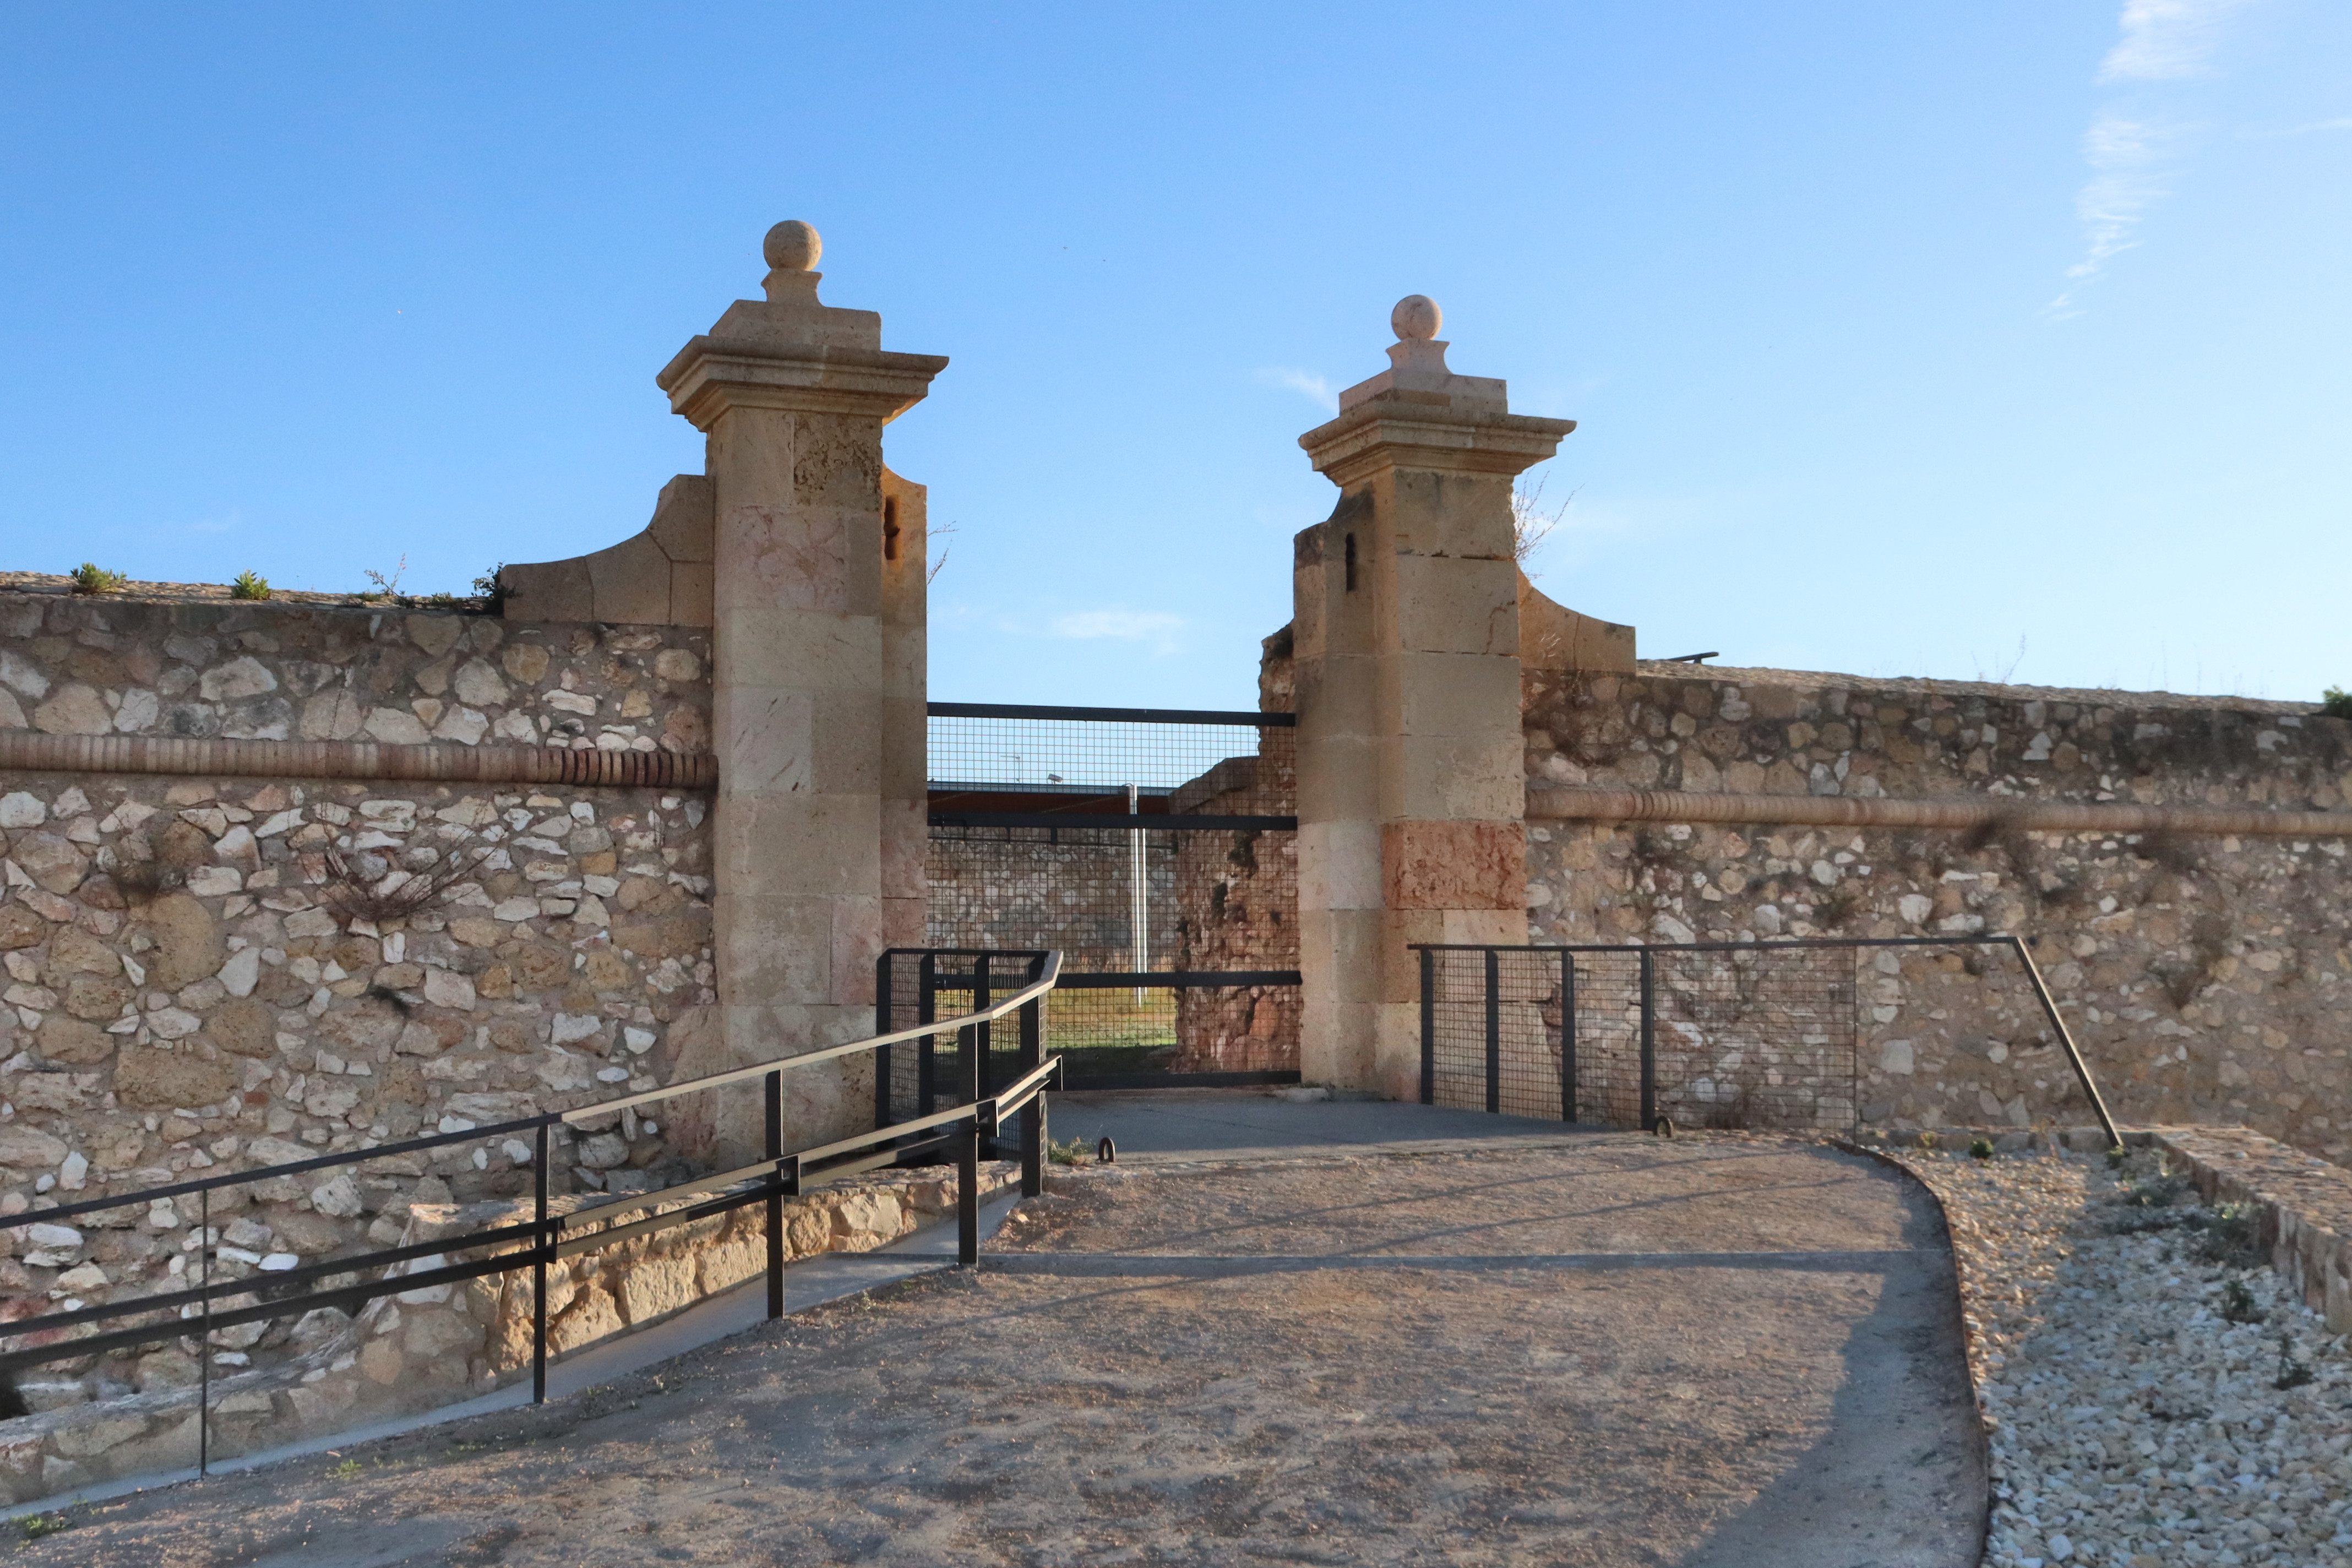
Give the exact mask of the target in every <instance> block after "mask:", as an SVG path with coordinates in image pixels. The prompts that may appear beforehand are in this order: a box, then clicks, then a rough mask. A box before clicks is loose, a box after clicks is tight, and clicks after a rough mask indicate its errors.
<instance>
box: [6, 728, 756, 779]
mask: <svg viewBox="0 0 2352 1568" xmlns="http://www.w3.org/2000/svg"><path fill="white" fill-rule="evenodd" d="M0 770H6V771H13V772H21V773H173V774H178V775H180V776H182V777H245V778H305V779H385V780H399V781H404V782H405V781H431V782H447V783H460V784H575V785H589V786H604V787H609V788H618V789H631V788H636V789H690V790H707V789H711V788H714V787H716V785H717V784H718V782H719V759H718V757H717V756H716V755H714V754H713V753H711V752H621V751H603V750H587V749H583V750H580V751H572V750H569V749H567V748H564V747H562V746H455V745H424V746H416V745H394V744H390V743H387V742H378V741H227V740H220V739H205V740H191V739H186V738H184V737H179V736H166V735H47V734H41V733H39V732H37V731H31V730H0Z"/></svg>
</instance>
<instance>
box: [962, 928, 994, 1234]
mask: <svg viewBox="0 0 2352 1568" xmlns="http://www.w3.org/2000/svg"><path fill="white" fill-rule="evenodd" d="M974 983H975V984H982V985H985V984H987V983H988V982H987V977H986V971H985V968H983V969H982V973H981V975H979V976H978V977H976V978H975V982H974ZM981 1028H982V1026H980V1025H974V1024H966V1025H965V1026H963V1027H962V1028H961V1030H959V1031H958V1034H959V1035H960V1036H961V1040H960V1042H959V1043H960V1044H961V1046H962V1047H963V1048H962V1049H961V1051H959V1052H958V1053H957V1054H958V1055H959V1056H961V1058H963V1062H962V1066H963V1074H962V1077H963V1083H962V1086H961V1088H962V1090H963V1103H964V1105H965V1106H966V1107H967V1108H968V1109H969V1110H970V1111H971V1114H970V1115H969V1116H968V1117H966V1119H965V1120H964V1121H962V1122H961V1124H960V1129H961V1131H960V1133H959V1135H958V1137H957V1139H956V1261H957V1262H959V1263H961V1264H962V1265H963V1266H964V1267H965V1268H971V1266H972V1265H974V1264H976V1263H978V1262H979V1261H980V1045H981V1034H980V1031H981Z"/></svg>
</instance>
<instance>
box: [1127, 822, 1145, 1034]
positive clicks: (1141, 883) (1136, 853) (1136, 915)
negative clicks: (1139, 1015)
mask: <svg viewBox="0 0 2352 1568" xmlns="http://www.w3.org/2000/svg"><path fill="white" fill-rule="evenodd" d="M1127 814H1128V816H1141V815H1143V792H1142V791H1141V790H1140V789H1139V788H1138V787H1137V786H1136V785H1134V784H1129V785H1128V786H1127ZM1146 837H1149V835H1147V834H1146V833H1144V831H1143V830H1142V829H1141V828H1138V829H1136V831H1135V835H1134V844H1133V845H1132V847H1130V848H1129V851H1128V861H1129V880H1130V881H1131V882H1132V883H1133V888H1132V890H1131V891H1130V893H1129V900H1128V935H1129V945H1130V946H1131V947H1132V948H1133V949H1134V952H1133V954H1132V958H1131V961H1132V962H1133V963H1134V965H1135V972H1136V973H1138V974H1141V973H1145V972H1147V971H1148V970H1150V967H1151V902H1150V887H1149V879H1150V863H1149V860H1148V858H1147V848H1146V846H1145V844H1144V839H1145V838H1146ZM1135 1005H1137V1006H1139V1007H1140V1006H1142V1005H1143V987H1142V986H1140V985H1139V986H1137V987H1136V988H1135Z"/></svg>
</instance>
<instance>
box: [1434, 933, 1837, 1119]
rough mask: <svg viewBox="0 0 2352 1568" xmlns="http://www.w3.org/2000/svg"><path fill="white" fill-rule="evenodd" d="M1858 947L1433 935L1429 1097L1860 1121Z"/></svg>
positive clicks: (1590, 1113)
mask: <svg viewBox="0 0 2352 1568" xmlns="http://www.w3.org/2000/svg"><path fill="white" fill-rule="evenodd" d="M1855 958H1856V950H1855V949H1854V948H1853V947H1849V946H1843V945H1840V946H1821V947H1786V946H1772V945H1769V944H1756V945H1752V946H1747V945H1736V944H1727V945H1720V946H1706V947H1698V946H1694V947H1686V948H1685V947H1559V948H1524V947H1523V948H1444V947H1430V948H1423V950H1422V952H1421V963H1422V1100H1423V1102H1424V1103H1426V1104H1433V1105H1451V1106H1459V1107H1463V1108H1465V1109H1472V1110H1489V1111H1497V1112H1500V1113H1502V1114H1505V1115H1511V1116H1533V1117H1545V1118H1556V1119H1559V1120H1561V1121H1577V1122H1584V1123H1589V1124H1595V1125H1601V1126H1608V1127H1632V1128H1646V1127H1651V1126H1654V1124H1655V1123H1656V1121H1657V1120H1658V1119H1659V1118H1660V1117H1662V1116H1663V1117H1665V1118H1668V1119H1670V1120H1671V1121H1674V1122H1675V1124H1676V1125H1677V1126H1685V1127H1716V1128H1742V1127H1758V1128H1761V1127H1771V1128H1783V1129H1801V1130H1808V1131H1833V1132H1847V1131H1853V1127H1854V1126H1855V1123H1856V1121H1857V1120H1858V1100H1857V1095H1856V1086H1857V1078H1858V1071H1859V1056H1858V1051H1857V1046H1856V1040H1857V1035H1856V1013H1855V994H1856V986H1855V983H1854V973H1855Z"/></svg>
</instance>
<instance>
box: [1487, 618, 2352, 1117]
mask: <svg viewBox="0 0 2352 1568" xmlns="http://www.w3.org/2000/svg"><path fill="white" fill-rule="evenodd" d="M1526 698H1527V700H1526V721H1527V740H1528V782H1529V784H1530V785H1531V786H1532V787H1533V790H1534V792H1535V793H1534V795H1533V796H1532V797H1531V798H1532V799H1533V801H1534V803H1535V804H1534V805H1533V806H1532V807H1531V815H1530V819H1529V822H1528V901H1529V904H1530V909H1529V911H1528V913H1529V920H1530V921H1531V923H1532V925H1533V927H1534V930H1535V933H1536V934H1535V937H1534V940H1537V941H1541V942H1596V941H1597V942H1662V941H1663V942H1684V941H1690V940H1694V939H1698V940H1726V939H1729V940H1744V939H1754V938H1771V937H1782V936H1811V935H1853V936H1919V935H1933V934H1938V933H1941V934H1950V935H1961V934H1969V933H1975V932H1979V931H2013V932H2017V933H2020V934H2021V935H2024V936H2026V937H2027V938H2029V939H2030V940H2031V941H2032V942H2033V944H2034V950H2035V952H2036V953H2037V955H2038V957H2039V960H2040V962H2041V963H2042V967H2043V969H2044V971H2045V972H2046V973H2047V974H2048V976H2049V979H2050V983H2051V985H2052V987H2053V990H2054V991H2055V992H2056V993H2057V994H2058V996H2059V999H2060V1001H2061V1002H2062V1004H2063V1005H2064V1006H2065V1008H2066V1010H2067V1013H2068V1016H2069V1019H2070V1022H2071V1023H2072V1025H2073V1027H2074V1031H2075V1034H2076V1036H2077V1037H2078V1039H2079V1040H2080V1041H2081V1042H2082V1045H2083V1048H2084V1053H2085V1055H2086V1056H2087V1057H2088V1058H2089V1059H2090V1061H2091V1064H2092V1066H2093V1068H2094V1069H2095V1072H2096V1073H2097V1075H2098V1077H2099V1079H2100V1082H2101V1084H2102V1087H2103V1088H2104V1089H2105V1091H2106V1093H2107V1094H2108V1096H2109V1098H2110V1101H2111V1103H2112V1104H2113V1106H2114V1108H2115V1110H2116V1114H2117V1115H2118V1116H2119V1117H2121V1118H2123V1119H2126V1120H2130V1121H2168V1122H2181V1121H2222V1122H2236V1123H2242V1124H2244V1125H2247V1126H2250V1127H2253V1128H2257V1129H2259V1130H2261V1131H2264V1132H2266V1133H2269V1134H2271V1135H2273V1136H2275V1137H2279V1138H2283V1139H2284V1140H2286V1141H2287V1142H2293V1143H2295V1144H2297V1145H2299V1146H2301V1147H2303V1148H2305V1149H2308V1150H2311V1151H2314V1152H2319V1153H2322V1154H2325V1155H2327V1156H2328V1157H2330V1158H2336V1159H2342V1158H2345V1157H2347V1156H2352V1110H2347V1109H2346V1104H2345V1096H2346V1091H2347V1089H2352V1026H2347V1024H2346V1023H2345V1021H2344V1018H2345V1008H2346V1005H2347V1003H2352V951H2347V936H2346V932H2345V927H2344V920H2343V912H2344V911H2345V910H2347V909H2352V870H2347V854H2346V847H2347V844H2346V840H2345V839H2344V838H2340V837H2338V838H2321V839H2308V840H2305V839H2294V838H2270V837H2218V836H2190V835H2174V834H2165V833H2151V834H2139V835H2125V836H2116V835H2099V834H2059V833H2042V832H2026V831H2021V830H2016V829H2014V828H2005V827H2002V826H2000V825H1998V824H1996V825H1995V826H1991V827H1990V828H1988V829H1985V830H1982V831H1979V832H1975V833H1968V832H1958V831H1949V830H1918V831H1888V830H1875V829H1874V830H1862V829H1850V828H1818V827H1816V828H1795V827H1780V826H1773V825H1770V824H1757V825H1753V826H1747V825H1741V826H1721V825H1687V824H1669V823H1633V824H1623V825H1602V824H1594V823H1588V822H1581V821H1574V820H1546V819H1544V818H1542V817H1540V816H1537V815H1534V814H1535V813H1536V812H1539V811H1540V810H1541V809H1542V807H1541V799H1542V791H1543V790H1544V789H1545V788H1546V787H1549V786H1567V787H1569V788H1571V789H1572V788H1573V787H1575V786H1578V785H1593V786H1626V787H1633V788H1658V789H1680V790H1687V791H1695V792H1700V793H1742V794H1770V795H1849V796H1864V797H1870V796H1885V797H1898V798H1913V797H1937V798H1952V797H1958V796H1975V797H1979V798H1994V799H2000V800H2015V801H2021V802H2022V801H2029V800H2031V801H2066V802H2080V803H2086V804H2087V803H2096V802H2101V801H2129V802H2136V803H2141V804H2150V805H2162V804H2176V805H2259V806H2264V807H2271V808H2278V809H2290V808H2292V809H2304V810H2323V811H2324V810H2333V809H2339V808H2341V807H2342V806H2343V804H2344V802H2345V800H2346V799H2347V795H2352V723H2347V722H2346V721H2342V720H2334V719H2327V718H2324V717H2321V716H2319V715H2318V714H2317V712H2316V710H2314V709H2313V708H2311V707H2309V706H2308V705H2305V704H2295V703H2272V702H2258V701H2252V700H2224V699H2200V698H2179V697H2172V696H2169V695H2163V694H2156V695H2140V694H2126V693H2118V692H2080V691H2063V690H2053V689H2036V688H2027V687H2002V686H1992V685H1986V684H1980V683H1971V682H1944V681H1920V680H1864V679H1859V678H1853V677H1843V676H1829V675H1806V674H1799V673H1791V672H1786V671H1772V670H1730V669H1719V668H1718V669H1702V668H1693V667H1690V666H1675V665H1664V666H1662V665H1659V664H1655V663H1651V664H1645V665H1643V666H1642V667H1641V668H1640V671H1639V673H1637V674H1634V675H1632V676H1591V675H1584V676H1579V675H1576V674H1572V673H1571V674H1557V673H1552V674H1542V675H1531V676H1530V677H1529V679H1528V685H1527V692H1526ZM1860 962H1861V963H1862V965H1863V975H1862V994H1861V998H1860V1006H1861V1013H1862V1025H1863V1040H1862V1071H1863V1079H1864V1081H1863V1084H1862V1099H1863V1115H1864V1121H1867V1122H1874V1123H1877V1124H1882V1125H1890V1126H1898V1127H1910V1126H1936V1125H1940V1124H1945V1123H1952V1122H1973V1121H2008V1122H2010V1123H2012V1124H2019V1125H2022V1124H2024V1123H2025V1122H2026V1121H2032V1120H2037V1119H2041V1118H2043V1117H2048V1116H2053V1115H2057V1116H2059V1117H2060V1119H2061V1120H2066V1121H2072V1120H2075V1119H2078V1115H2079V1111H2064V1112H2063V1114H2061V1112H2062V1110H2063V1106H2064V1103H2065V1100H2066V1095H2067V1090H2066V1089H2065V1079H2066V1074H2065V1072H2064V1069H2063V1063H2062V1062H2061V1060H2060V1059H2059V1058H2058V1056H2057V1053H2056V1052H2055V1051H2054V1050H2053V1049H2052V1048H2051V1042H2050V1041H2049V1039H2048V1037H2047V1036H2046V1034H2045V1033H2044V1032H2043V1029H2042V1025H2041V1023H2040V1020H2039V1018H2038V1016H2036V1012H2035V1009H2034V1007H2033V1005H2032V1000H2031V997H2030V995H2028V994H2026V993H2025V991H2024V990H2023V987H2022V985H2021V984H2020V982H2019V979H2018V976H2017V975H2016V974H2015V973H2014V963H2013V961H2009V960H2004V959H2003V958H2002V956H2001V955H2000V954H1998V953H1995V952H1985V953H1981V954H1976V955H1970V954H1968V953H1964V952H1942V953H1936V952H1902V953H1878V954H1874V955H1869V956H1866V957H1864V958H1863V959H1862V960H1861V961H1860Z"/></svg>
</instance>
